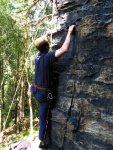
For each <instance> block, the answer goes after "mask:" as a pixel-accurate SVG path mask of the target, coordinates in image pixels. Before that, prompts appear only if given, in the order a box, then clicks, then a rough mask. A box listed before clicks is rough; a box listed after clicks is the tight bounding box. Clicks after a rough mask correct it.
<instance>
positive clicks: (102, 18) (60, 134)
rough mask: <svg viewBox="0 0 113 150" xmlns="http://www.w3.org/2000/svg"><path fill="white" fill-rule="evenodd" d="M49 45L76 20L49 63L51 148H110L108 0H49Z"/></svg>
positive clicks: (112, 2) (111, 2)
mask: <svg viewBox="0 0 113 150" xmlns="http://www.w3.org/2000/svg"><path fill="white" fill-rule="evenodd" d="M54 14H55V16H54V21H55V33H54V34H53V48H54V49H57V48H59V47H60V46H61V45H62V43H63V41H64V39H65V36H66V33H67V27H68V26H69V25H71V24H72V23H75V22H76V31H75V33H74V34H73V36H72V39H71V45H70V49H69V53H68V54H65V55H64V56H63V57H61V58H60V60H58V61H57V62H56V63H55V64H54V75H53V77H54V79H53V83H54V85H53V88H54V91H55V93H54V94H55V100H56V106H55V108H54V109H53V115H52V116H53V117H52V131H51V139H52V146H53V148H52V149H53V150H57V149H58V150H59V149H63V150H113V0H55V1H54Z"/></svg>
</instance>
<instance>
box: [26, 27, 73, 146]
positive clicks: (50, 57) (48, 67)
mask: <svg viewBox="0 0 113 150" xmlns="http://www.w3.org/2000/svg"><path fill="white" fill-rule="evenodd" d="M74 27H75V25H71V26H70V27H69V29H68V33H67V36H66V39H65V41H64V43H63V45H62V46H61V48H59V49H58V50H55V51H51V52H49V42H48V36H49V34H46V35H45V36H43V37H41V38H38V39H36V41H35V46H36V48H37V49H38V50H39V52H37V54H36V55H35V76H34V84H32V85H31V86H30V88H29V90H28V96H30V95H31V94H32V95H33V96H34V97H35V98H36V100H37V101H38V102H39V140H40V144H39V148H44V149H47V147H48V145H47V144H46V142H45V138H46V132H47V129H48V121H49V115H50V101H51V100H52V94H51V78H52V65H53V63H54V61H55V59H56V58H59V57H60V56H62V55H63V54H65V53H66V52H68V49H69V45H70V41H71V35H72V32H73V29H74Z"/></svg>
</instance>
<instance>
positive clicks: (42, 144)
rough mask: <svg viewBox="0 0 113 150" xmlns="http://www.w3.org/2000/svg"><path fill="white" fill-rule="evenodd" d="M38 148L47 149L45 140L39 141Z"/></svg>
mask: <svg viewBox="0 0 113 150" xmlns="http://www.w3.org/2000/svg"><path fill="white" fill-rule="evenodd" d="M39 148H44V149H47V148H48V145H47V144H46V143H45V142H44V143H42V142H40V144H39Z"/></svg>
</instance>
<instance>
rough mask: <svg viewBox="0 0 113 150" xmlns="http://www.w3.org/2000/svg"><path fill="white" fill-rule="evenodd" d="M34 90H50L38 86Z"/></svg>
mask: <svg viewBox="0 0 113 150" xmlns="http://www.w3.org/2000/svg"><path fill="white" fill-rule="evenodd" d="M34 88H35V89H37V90H42V91H47V90H48V88H44V87H39V86H37V85H36V84H34Z"/></svg>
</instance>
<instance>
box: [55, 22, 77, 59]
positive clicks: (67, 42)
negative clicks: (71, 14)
mask: <svg viewBox="0 0 113 150" xmlns="http://www.w3.org/2000/svg"><path fill="white" fill-rule="evenodd" d="M74 27H75V25H71V26H70V27H69V29H68V33H67V36H66V39H65V41H64V43H63V45H62V47H61V48H60V49H58V50H56V52H55V57H56V58H58V57H60V56H62V55H63V54H65V53H66V52H68V49H69V45H70V41H71V35H72V32H73V29H74Z"/></svg>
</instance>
